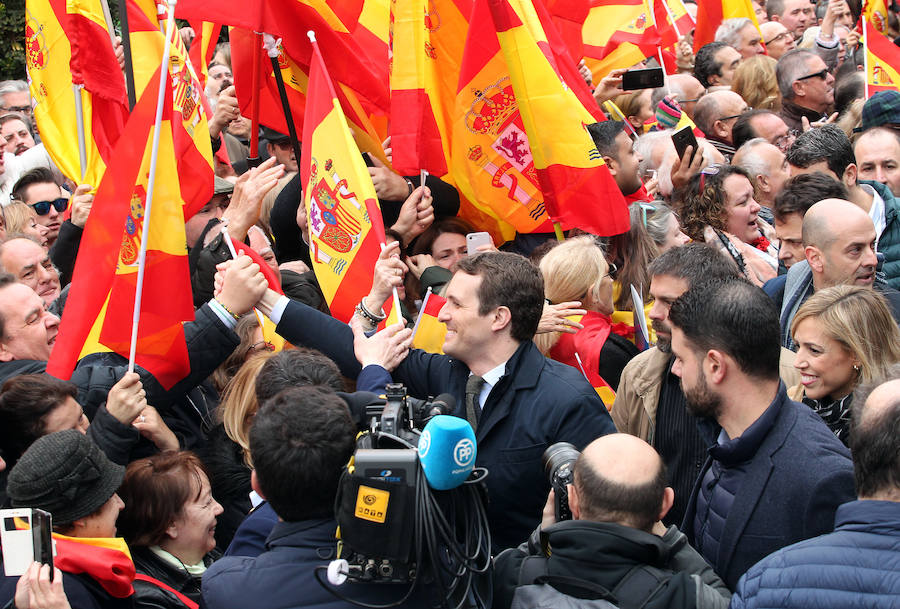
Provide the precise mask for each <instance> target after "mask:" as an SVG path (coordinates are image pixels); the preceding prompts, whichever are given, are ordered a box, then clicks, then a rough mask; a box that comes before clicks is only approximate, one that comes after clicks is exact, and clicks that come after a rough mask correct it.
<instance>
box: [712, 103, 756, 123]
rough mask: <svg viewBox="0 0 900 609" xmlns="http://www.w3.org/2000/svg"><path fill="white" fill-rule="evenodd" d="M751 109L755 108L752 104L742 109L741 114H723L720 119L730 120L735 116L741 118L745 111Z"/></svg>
mask: <svg viewBox="0 0 900 609" xmlns="http://www.w3.org/2000/svg"><path fill="white" fill-rule="evenodd" d="M750 110H753V108H751V107H750V106H747V107H746V108H744V109H743V110H741V113H740V114H732V115H731V116H723V117H722V118H720V119H719V120H720V121H730V120H731V119H733V118H741V117H742V116H743V115H744V112H749V111H750Z"/></svg>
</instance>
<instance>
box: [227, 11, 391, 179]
mask: <svg viewBox="0 0 900 609" xmlns="http://www.w3.org/2000/svg"><path fill="white" fill-rule="evenodd" d="M229 39H230V42H231V61H232V66H233V68H234V75H235V78H234V87H235V90H236V92H237V96H238V102H239V103H240V106H241V112H242V113H243V114H244V115H245V116H249V115H250V103H251V101H252V98H253V96H254V95H258V96H259V115H260V117H261V119H260V120H261V122H262V123H263V124H265V125H266V126H268V127H271V128H272V129H275V130H276V131H278V132H280V133H287V132H288V127H287V121H286V120H285V118H284V111H283V109H282V107H281V99H280V97H279V94H278V85H277V83H276V81H275V72H274V68H273V67H272V62H271V60H270V59H269V57H268V56H267V55H266V53H265V52H263V53H262V57H261V58H260V64H259V69H260V73H261V74H262V82H261V84H262V87H261V88H260V89H259V90H258V91H256V92H254V91H253V84H252V83H251V82H250V78H251V77H250V75H251V73H252V66H253V48H254V46H255V45H256V44H257V39H256V35H255V34H254V33H253V32H250V31H248V30H245V29H243V28H231V29H230V31H229ZM277 59H278V67H279V69H280V70H281V77H282V79H283V80H284V88H285V92H286V93H287V96H288V102H289V103H290V106H291V114H293V117H294V126H295V129H296V130H297V133H303V115H304V110H305V108H306V91H307V88H308V87H309V76H308V71H309V69H308V68H307V67H305V66H303V65H301V64H300V63H298V62H297V61H295V60H294V59H293V58H291V57H290V55H288V54H287V53H286V52H285V50H284V46H283V45H281V44H279V45H278V58H277ZM336 91H337V94H338V100H339V101H340V103H341V109H342V110H343V111H344V116H345V117H346V118H347V122H348V123H349V124H350V128H351V129H352V132H353V137H354V138H355V140H356V143H357V145H358V146H359V149H360V150H361V151H363V152H368V153H369V154H372V155H374V156H377V157H378V158H379V159H381V161H382V162H383V163H384V164H385V165H388V166H390V163H388V160H387V159H386V158H385V156H384V150H383V149H382V147H381V142H382V141H383V140H384V138H385V137H387V134H386V133H382V132H379V131H378V129H377V128H376V126H375V125H374V124H373V123H372V121H371V120H370V118H369V116H368V114H367V113H366V111H365V109H364V108H363V106H362V103H361V102H360V100H359V96H358V95H357V94H356V92H355V91H353V89H351V88H350V87H348V86H346V85H344V84H341V83H338V84H337V87H336Z"/></svg>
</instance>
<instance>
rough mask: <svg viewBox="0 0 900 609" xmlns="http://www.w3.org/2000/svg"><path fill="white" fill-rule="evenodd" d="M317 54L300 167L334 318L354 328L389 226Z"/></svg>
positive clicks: (316, 258)
mask: <svg viewBox="0 0 900 609" xmlns="http://www.w3.org/2000/svg"><path fill="white" fill-rule="evenodd" d="M312 48H313V50H312V57H311V65H310V70H309V88H308V90H307V96H306V113H305V116H304V119H303V154H302V163H301V165H300V171H301V183H302V184H303V204H304V205H305V206H306V214H307V218H308V222H309V238H310V253H311V256H310V257H311V258H312V263H313V270H314V271H315V273H316V278H317V279H318V280H319V285H320V287H321V288H322V294H323V295H324V296H325V300H326V301H327V302H328V307H329V309H330V310H331V314H332V315H333V316H334V317H335V318H337V319H339V320H341V321H343V322H349V321H350V318H351V317H353V312H354V307H355V306H356V304H357V303H358V302H359V301H360V300H361V299H362V297H363V296H365V295H366V294H367V293H368V291H369V287H370V285H371V279H372V268H373V267H374V266H375V262H376V260H377V259H378V255H379V253H380V252H381V244H382V243H384V239H385V234H384V225H383V222H382V219H381V210H380V209H379V207H378V199H377V197H376V195H375V186H374V185H373V184H372V178H371V177H370V176H369V172H368V170H367V168H366V166H365V164H364V163H363V159H362V155H361V154H360V152H359V148H357V146H356V144H355V142H354V141H353V137H352V136H351V134H350V128H349V126H348V125H347V120H346V118H345V117H344V113H343V111H342V110H341V105H340V102H339V101H338V99H337V94H336V93H335V89H334V87H333V85H332V81H331V77H330V76H329V75H328V70H327V69H326V67H325V62H324V61H323V59H322V54H321V52H320V50H319V46H318V44H316V43H313V45H312Z"/></svg>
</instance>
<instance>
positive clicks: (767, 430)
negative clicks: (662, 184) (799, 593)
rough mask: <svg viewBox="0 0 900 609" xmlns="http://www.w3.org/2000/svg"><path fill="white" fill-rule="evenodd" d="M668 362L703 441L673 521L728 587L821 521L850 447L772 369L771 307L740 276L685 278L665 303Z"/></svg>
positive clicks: (846, 489)
mask: <svg viewBox="0 0 900 609" xmlns="http://www.w3.org/2000/svg"><path fill="white" fill-rule="evenodd" d="M669 322H670V324H671V326H672V352H673V353H674V354H675V363H674V365H673V366H672V373H673V374H676V375H678V376H679V377H680V378H681V387H682V389H683V390H684V394H685V398H686V399H687V407H688V410H689V411H690V412H691V414H693V415H694V416H697V417H700V418H701V419H703V420H702V421H701V422H700V426H701V434H703V435H705V436H706V438H707V440H708V441H709V443H710V445H711V448H710V449H709V457H708V458H707V459H706V463H705V464H704V466H703V469H702V470H701V471H700V475H699V477H698V478H697V483H696V484H695V485H694V490H693V492H692V493H691V498H690V500H689V502H688V507H687V510H686V512H685V517H684V522H683V523H682V530H683V531H684V533H685V535H687V537H688V540H689V541H690V542H691V545H693V546H694V548H696V549H697V551H698V552H700V554H701V555H703V557H704V558H705V559H706V561H707V562H708V563H709V564H710V565H711V566H712V567H713V569H715V571H716V573H718V574H719V576H720V577H721V578H722V579H723V580H725V583H726V584H727V585H728V587H729V588H731V589H734V586H735V585H737V582H738V579H739V578H740V576H741V575H743V574H744V572H746V571H747V569H749V568H750V566H751V565H753V564H754V563H756V562H757V561H759V559H761V558H762V557H764V556H766V555H768V554H770V553H772V552H774V551H775V550H777V549H779V548H782V547H784V546H786V545H789V544H792V543H795V542H797V541H800V540H803V539H808V538H810V537H815V536H816V535H821V534H822V533H826V532H828V531H831V530H832V527H833V524H834V512H835V510H836V509H837V507H838V506H839V505H841V504H842V503H845V502H847V501H850V500H852V499H853V496H854V494H853V466H852V464H851V463H850V454H849V453H848V451H847V449H846V448H845V447H844V445H843V444H841V442H840V441H839V440H838V439H837V438H835V437H834V434H832V433H831V431H829V429H828V427H827V426H826V425H825V424H824V423H823V422H822V419H821V418H820V417H819V416H818V415H816V413H815V412H813V411H812V410H811V409H810V408H809V407H807V406H804V405H803V404H798V403H796V402H793V401H791V400H790V399H788V397H787V393H786V389H785V386H784V383H782V382H781V381H780V380H779V377H778V358H779V353H780V348H779V326H778V311H777V309H776V308H775V305H774V303H773V302H772V301H771V300H770V299H769V298H768V297H767V296H766V295H765V293H763V291H762V290H760V289H759V288H756V287H754V286H752V285H751V284H750V283H748V282H746V281H744V280H730V281H718V282H709V283H706V284H701V285H699V286H692V288H691V289H690V290H689V291H688V292H687V293H685V294H684V295H683V296H681V297H680V298H679V299H678V300H676V301H675V303H674V304H673V305H672V308H671V310H670V311H669Z"/></svg>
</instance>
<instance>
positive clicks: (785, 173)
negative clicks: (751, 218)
mask: <svg viewBox="0 0 900 609" xmlns="http://www.w3.org/2000/svg"><path fill="white" fill-rule="evenodd" d="M731 164H732V165H734V166H736V167H741V168H743V169H746V170H747V171H748V172H749V173H750V175H751V176H753V178H754V179H755V182H756V202H757V203H759V204H760V205H761V206H762V208H761V209H760V210H759V217H760V218H762V219H763V220H765V221H766V222H768V223H769V224H772V223H773V222H775V216H774V215H773V213H772V209H773V208H774V207H775V196H776V195H778V193H780V192H781V189H782V188H784V183H785V182H787V181H788V179H789V178H790V177H791V172H790V170H789V169H788V163H787V159H786V158H785V156H784V153H783V152H782V151H781V150H779V149H778V148H777V147H776V146H773V145H772V144H770V143H769V142H767V141H766V140H764V139H763V138H761V137H758V138H754V139H752V140H750V141H749V142H746V143H745V144H744V145H743V146H741V147H740V148H738V151H737V152H736V153H735V154H734V158H733V159H732V160H731Z"/></svg>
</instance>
